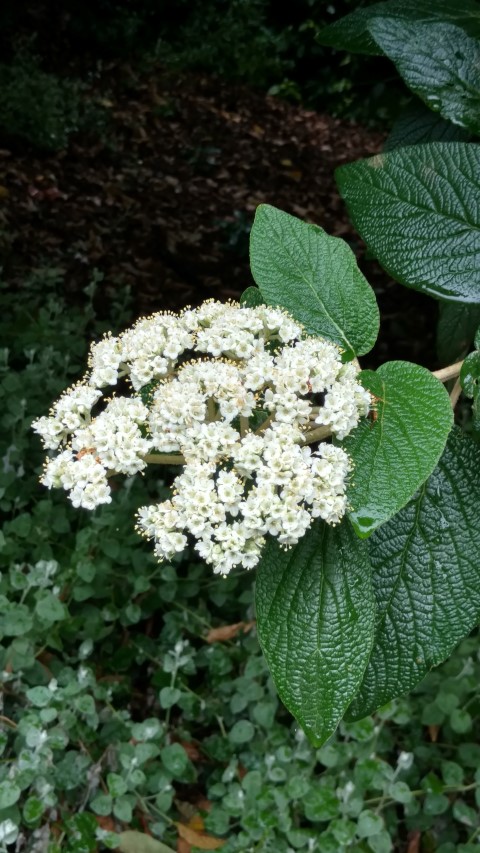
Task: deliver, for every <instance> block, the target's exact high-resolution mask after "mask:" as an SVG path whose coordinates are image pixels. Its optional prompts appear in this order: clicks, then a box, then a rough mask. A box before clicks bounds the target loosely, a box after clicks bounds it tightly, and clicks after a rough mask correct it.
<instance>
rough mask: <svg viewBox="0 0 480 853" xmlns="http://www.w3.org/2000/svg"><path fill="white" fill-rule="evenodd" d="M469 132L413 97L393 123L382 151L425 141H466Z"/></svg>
mask: <svg viewBox="0 0 480 853" xmlns="http://www.w3.org/2000/svg"><path fill="white" fill-rule="evenodd" d="M468 137H469V133H468V132H467V131H466V130H464V129H463V128H462V127H458V125H456V124H452V122H451V121H445V119H443V118H442V117H441V116H439V115H438V114H436V113H432V111H431V110H429V109H427V107H426V106H425V104H423V103H422V102H421V101H419V100H417V99H415V100H414V102H413V103H411V104H409V105H408V107H406V108H405V109H404V110H403V112H401V113H400V115H399V117H398V119H397V120H396V122H395V124H394V125H393V127H392V129H391V131H390V133H389V135H388V137H387V139H386V140H385V144H384V146H383V150H384V151H393V149H394V148H403V147H404V146H406V145H421V144H422V143H425V142H451V141H456V140H460V141H462V142H463V141H466V140H467V139H468Z"/></svg>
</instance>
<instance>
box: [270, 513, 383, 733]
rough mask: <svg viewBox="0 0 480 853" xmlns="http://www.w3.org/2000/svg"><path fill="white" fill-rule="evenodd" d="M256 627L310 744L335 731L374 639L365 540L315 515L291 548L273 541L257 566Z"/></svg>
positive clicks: (285, 698) (286, 701)
mask: <svg viewBox="0 0 480 853" xmlns="http://www.w3.org/2000/svg"><path fill="white" fill-rule="evenodd" d="M256 607H257V628H258V634H259V639H260V644H261V646H262V649H263V652H264V654H265V657H266V659H267V663H268V665H269V667H270V670H271V672H272V675H273V679H274V681H275V685H276V687H277V690H278V692H279V695H280V698H281V699H282V701H283V702H284V704H285V705H286V706H287V708H288V709H289V711H291V713H292V714H293V715H294V716H295V717H296V718H297V720H298V721H299V723H300V725H301V726H302V728H303V729H304V730H305V732H306V733H307V735H308V737H309V739H310V740H311V741H312V743H314V744H316V745H320V744H322V743H323V742H324V741H325V740H326V739H327V738H328V737H329V736H330V735H331V734H332V732H333V731H334V730H335V728H336V726H337V724H338V722H339V720H340V719H341V717H342V715H343V713H344V711H345V709H346V707H347V706H348V705H349V704H350V702H351V700H352V698H353V696H354V695H355V694H356V692H357V690H358V686H359V684H360V682H361V680H362V677H363V672H364V669H365V666H366V664H367V661H368V658H369V654H370V650H371V646H372V639H373V628H374V609H373V597H372V588H371V579H370V565H369V561H368V547H367V543H365V542H360V541H359V540H358V539H357V538H356V537H355V535H354V533H353V531H352V530H351V528H350V527H349V525H348V524H342V525H340V526H339V527H337V528H332V527H328V526H327V525H325V524H323V523H319V522H317V523H316V524H315V525H314V526H313V527H312V529H311V530H310V531H308V532H307V534H306V535H305V536H304V537H303V538H302V539H301V540H300V542H299V543H298V545H296V546H295V547H294V548H293V549H291V550H289V551H284V550H282V549H281V548H280V547H279V545H278V543H277V541H276V540H273V539H272V540H270V541H269V542H268V544H267V546H266V548H265V551H264V554H263V556H262V559H261V562H260V564H259V567H258V570H257V581H256Z"/></svg>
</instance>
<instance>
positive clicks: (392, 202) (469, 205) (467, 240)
mask: <svg viewBox="0 0 480 853" xmlns="http://www.w3.org/2000/svg"><path fill="white" fill-rule="evenodd" d="M336 176H337V182H338V186H339V189H340V192H341V194H342V196H343V198H344V199H345V201H346V204H347V207H348V210H349V213H350V216H351V218H352V220H353V223H354V225H355V227H356V228H357V230H358V231H359V232H360V234H361V236H362V237H363V239H364V240H365V242H366V244H367V246H368V248H369V249H370V251H371V252H372V253H373V254H374V255H375V257H377V258H378V260H379V261H380V263H381V264H382V266H383V267H384V268H385V269H386V270H387V272H389V273H390V274H391V275H392V276H393V277H394V278H396V279H397V280H398V281H400V282H401V283H402V284H405V285H407V287H413V288H414V289H416V290H422V291H424V292H426V293H429V294H431V295H432V296H437V297H440V298H445V299H451V300H458V301H462V302H480V192H479V190H480V146H478V145H474V144H472V143H468V142H432V143H430V144H429V145H416V146H414V147H408V148H401V149H397V150H395V151H391V152H388V153H384V154H378V155H376V156H375V157H371V158H369V159H368V160H360V161H358V162H357V163H352V164H350V165H348V166H342V167H341V168H340V169H337V172H336Z"/></svg>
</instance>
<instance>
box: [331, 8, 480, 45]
mask: <svg viewBox="0 0 480 853" xmlns="http://www.w3.org/2000/svg"><path fill="white" fill-rule="evenodd" d="M377 17H388V18H390V20H391V21H392V25H394V24H395V23H396V22H397V21H423V22H424V23H433V22H435V21H449V22H450V23H452V24H456V26H458V27H462V29H464V30H465V32H467V33H469V34H470V35H471V36H473V37H477V38H480V10H479V8H478V3H476V2H475V0H462V2H461V3H459V2H458V0H435V3H432V2H431V0H388V2H386V3H375V4H373V5H372V6H367V7H366V8H359V9H356V10H355V11H354V12H351V13H350V14H349V15H345V17H344V18H340V20H338V21H335V22H334V23H333V24H330V25H329V26H328V27H325V29H323V30H322V31H321V33H320V34H319V36H317V41H319V42H320V44H325V45H329V46H330V47H336V48H338V49H340V50H348V51H349V52H350V53H367V54H381V53H382V50H381V48H380V47H379V46H378V44H377V43H376V42H375V41H374V39H373V38H372V36H371V34H370V25H371V23H372V22H373V21H374V20H375V18H377Z"/></svg>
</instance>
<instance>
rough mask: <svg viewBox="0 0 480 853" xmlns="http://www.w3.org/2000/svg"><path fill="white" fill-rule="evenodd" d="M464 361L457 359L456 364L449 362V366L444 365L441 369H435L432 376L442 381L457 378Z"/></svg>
mask: <svg viewBox="0 0 480 853" xmlns="http://www.w3.org/2000/svg"><path fill="white" fill-rule="evenodd" d="M462 364H463V359H462V361H457V362H455V364H449V366H448V367H442V369H441V370H433V371H432V376H436V377H437V379H439V380H440V382H448V380H449V379H455V377H456V376H458V375H459V373H460V370H461V368H462Z"/></svg>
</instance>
